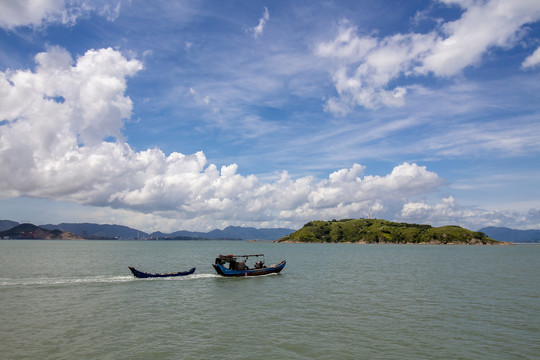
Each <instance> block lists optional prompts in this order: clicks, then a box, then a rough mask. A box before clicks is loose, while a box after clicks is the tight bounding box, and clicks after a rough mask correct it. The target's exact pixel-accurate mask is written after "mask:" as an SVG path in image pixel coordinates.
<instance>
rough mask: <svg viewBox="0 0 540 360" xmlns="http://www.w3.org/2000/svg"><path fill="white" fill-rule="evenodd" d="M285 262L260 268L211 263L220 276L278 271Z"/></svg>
mask: <svg viewBox="0 0 540 360" xmlns="http://www.w3.org/2000/svg"><path fill="white" fill-rule="evenodd" d="M286 263H287V262H286V261H285V260H284V261H282V262H280V263H279V264H277V265H275V266H269V267H265V268H262V269H247V270H231V269H227V268H226V267H224V266H223V265H221V264H212V266H213V267H214V269H215V270H216V272H217V273H218V275H221V276H237V277H240V276H260V275H268V274H276V273H279V272H280V271H281V270H283V268H284V267H285V264H286Z"/></svg>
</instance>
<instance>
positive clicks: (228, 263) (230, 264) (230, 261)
mask: <svg viewBox="0 0 540 360" xmlns="http://www.w3.org/2000/svg"><path fill="white" fill-rule="evenodd" d="M248 259H250V260H252V261H254V263H253V264H251V267H250V265H248V264H247V261H248ZM215 263H216V265H222V266H224V267H226V268H228V269H229V270H250V269H263V268H264V267H265V266H264V254H254V255H232V254H229V255H219V256H218V257H217V258H216V262H215Z"/></svg>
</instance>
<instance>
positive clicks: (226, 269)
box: [212, 254, 287, 276]
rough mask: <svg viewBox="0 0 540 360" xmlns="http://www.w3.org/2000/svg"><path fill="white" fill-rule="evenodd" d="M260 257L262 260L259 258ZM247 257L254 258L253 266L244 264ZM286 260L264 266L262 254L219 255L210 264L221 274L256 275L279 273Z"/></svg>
mask: <svg viewBox="0 0 540 360" xmlns="http://www.w3.org/2000/svg"><path fill="white" fill-rule="evenodd" d="M260 257H262V260H259V258H260ZM249 258H256V260H255V264H254V265H253V267H251V268H250V267H249V266H248V265H246V261H247V260H248V259H249ZM286 263H287V262H286V261H285V260H283V261H282V262H280V263H279V264H275V265H270V266H266V265H265V264H264V254H255V255H232V254H229V255H219V256H218V257H217V258H216V261H215V263H214V264H212V266H213V267H214V269H215V270H216V272H217V273H218V274H219V275H222V276H258V275H268V274H274V273H279V272H280V271H281V270H283V268H284V267H285V264H286Z"/></svg>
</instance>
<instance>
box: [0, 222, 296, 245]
mask: <svg viewBox="0 0 540 360" xmlns="http://www.w3.org/2000/svg"><path fill="white" fill-rule="evenodd" d="M18 225H20V224H19V223H18V222H15V221H11V220H0V232H1V231H6V230H10V229H12V228H13V227H15V226H18ZM39 227H40V228H42V229H47V230H51V231H52V230H61V231H65V232H70V233H73V234H75V235H77V236H80V237H81V238H85V239H161V240H197V239H203V240H209V239H223V240H277V239H279V238H282V237H283V236H285V235H288V234H290V233H292V232H294V231H295V230H294V229H286V228H262V229H256V228H253V227H240V226H229V227H227V228H225V229H223V230H219V229H215V230H212V231H209V232H194V231H187V230H181V231H176V232H174V233H170V234H166V233H162V232H154V233H151V234H148V233H146V232H144V231H140V230H137V229H132V228H130V227H127V226H123V225H100V224H92V223H61V224H58V225H52V224H46V225H39Z"/></svg>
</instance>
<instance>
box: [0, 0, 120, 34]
mask: <svg viewBox="0 0 540 360" xmlns="http://www.w3.org/2000/svg"><path fill="white" fill-rule="evenodd" d="M91 11H94V12H96V13H98V14H99V15H101V16H105V17H106V18H107V19H109V20H114V19H116V18H117V17H118V15H119V12H120V2H116V3H111V2H110V1H106V0H6V1H0V27H3V28H7V29H13V28H15V27H17V26H37V27H39V26H41V25H43V24H47V23H61V24H73V23H75V21H76V20H77V18H79V17H80V16H83V15H84V14H86V13H89V12H91Z"/></svg>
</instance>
